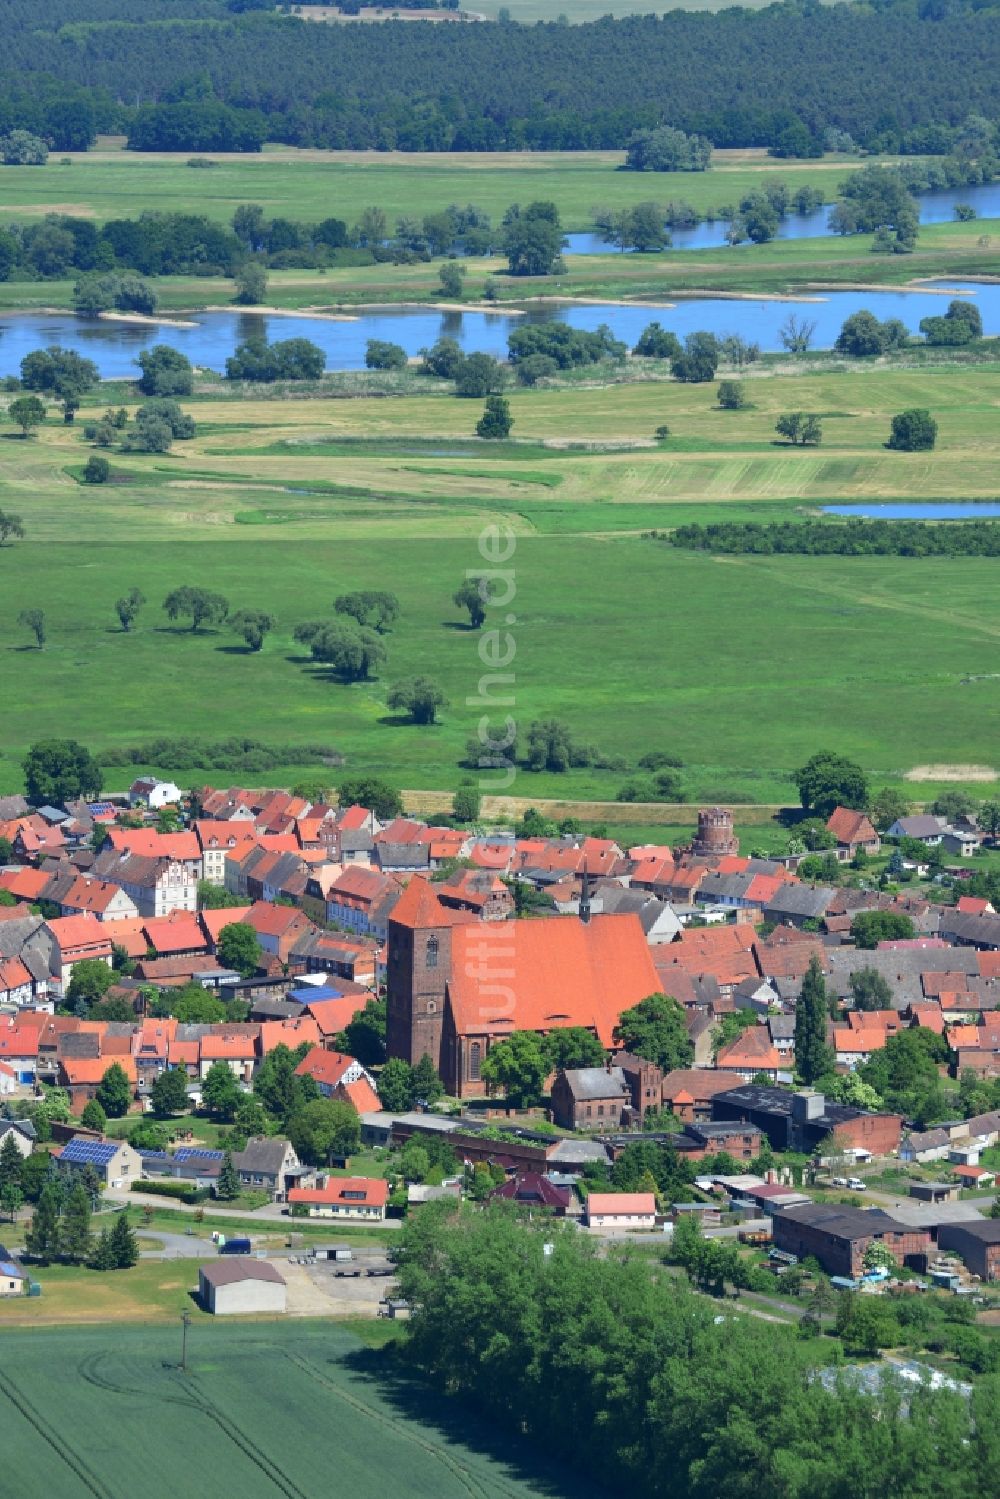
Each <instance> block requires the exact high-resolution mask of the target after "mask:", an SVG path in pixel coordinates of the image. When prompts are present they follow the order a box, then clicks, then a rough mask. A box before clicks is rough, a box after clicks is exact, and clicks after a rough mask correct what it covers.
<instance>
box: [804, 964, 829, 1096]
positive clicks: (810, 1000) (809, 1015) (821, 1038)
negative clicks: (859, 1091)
mask: <svg viewBox="0 0 1000 1499" xmlns="http://www.w3.org/2000/svg"><path fill="white" fill-rule="evenodd" d="M828 1016H829V1002H828V999H827V993H826V983H825V981H824V979H823V970H822V969H821V968H820V966H819V959H818V958H817V956H816V954H815V953H814V954H813V956H812V957H811V958H810V959H809V967H808V968H807V969H806V973H805V977H804V978H803V980H802V992H801V993H800V995H799V998H798V1002H797V1003H796V1006H795V1070H796V1072H797V1073H798V1074H799V1076H800V1077H801V1078H802V1081H803V1082H804V1083H807V1084H810V1083H813V1082H815V1080H816V1078H818V1077H821V1076H822V1075H823V1073H824V1072H828V1071H829V1070H830V1068H831V1063H832V1057H831V1054H830V1048H829V1047H828V1046H827V1044H826V1022H827V1019H828Z"/></svg>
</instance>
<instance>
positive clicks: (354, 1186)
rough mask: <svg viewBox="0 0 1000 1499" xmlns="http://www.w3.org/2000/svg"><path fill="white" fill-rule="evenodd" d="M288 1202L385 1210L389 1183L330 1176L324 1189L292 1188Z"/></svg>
mask: <svg viewBox="0 0 1000 1499" xmlns="http://www.w3.org/2000/svg"><path fill="white" fill-rule="evenodd" d="M288 1200H289V1202H305V1203H314V1204H315V1205H317V1206H322V1205H327V1206H332V1205H334V1204H339V1205H341V1206H343V1207H359V1208H360V1207H367V1208H371V1207H376V1208H384V1207H385V1205H386V1203H387V1202H388V1200H389V1183H388V1182H386V1181H380V1180H379V1179H378V1178H377V1177H370V1176H368V1177H366V1176H328V1177H327V1179H326V1185H325V1186H323V1187H292V1188H291V1189H290V1191H289V1193H288Z"/></svg>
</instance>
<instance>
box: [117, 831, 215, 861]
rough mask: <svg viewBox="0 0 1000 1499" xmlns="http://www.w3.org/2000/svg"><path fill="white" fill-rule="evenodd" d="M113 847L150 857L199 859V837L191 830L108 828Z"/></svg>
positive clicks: (182, 859)
mask: <svg viewBox="0 0 1000 1499" xmlns="http://www.w3.org/2000/svg"><path fill="white" fill-rule="evenodd" d="M108 840H109V842H110V844H111V847H112V848H114V849H117V850H119V851H121V852H124V851H127V852H128V853H130V854H139V855H141V856H143V857H144V858H149V859H179V860H181V861H184V860H198V859H200V858H201V849H200V848H199V846H198V839H197V837H196V836H195V834H194V833H193V832H191V831H189V830H186V831H184V832H180V833H158V832H157V830H156V829H155V828H117V827H116V828H108Z"/></svg>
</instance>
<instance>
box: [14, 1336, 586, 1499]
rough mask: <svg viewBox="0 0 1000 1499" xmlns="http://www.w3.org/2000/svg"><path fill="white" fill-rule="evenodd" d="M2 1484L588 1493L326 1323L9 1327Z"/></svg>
mask: <svg viewBox="0 0 1000 1499" xmlns="http://www.w3.org/2000/svg"><path fill="white" fill-rule="evenodd" d="M3 1355H4V1356H3V1371H2V1373H0V1408H2V1411H3V1414H2V1418H0V1424H2V1430H3V1470H4V1477H3V1486H4V1490H5V1492H7V1493H10V1494H11V1495H14V1494H17V1495H18V1496H19V1499H52V1496H53V1495H58V1496H59V1499H133V1496H135V1495H136V1494H141V1495H142V1499H201V1496H203V1495H205V1494H219V1495H226V1496H228V1495H239V1496H240V1499H274V1496H282V1499H317V1496H319V1495H321V1494H327V1493H334V1492H336V1493H349V1494H351V1495H353V1496H354V1499H376V1496H381V1495H383V1494H385V1493H386V1492H394V1493H399V1494H405V1495H407V1496H413V1499H521V1496H524V1499H530V1496H533V1495H542V1494H545V1495H547V1496H549V1499H560V1496H566V1499H569V1496H570V1495H571V1494H577V1495H582V1494H583V1493H584V1492H585V1491H584V1489H583V1488H581V1487H580V1486H579V1483H578V1482H577V1483H576V1484H575V1485H574V1487H572V1488H571V1487H570V1486H569V1484H570V1483H572V1482H573V1480H565V1479H564V1478H563V1477H561V1476H559V1475H556V1474H554V1473H552V1472H547V1471H545V1470H544V1469H542V1468H540V1467H536V1468H534V1469H532V1468H531V1467H530V1466H529V1463H530V1461H531V1454H530V1453H527V1452H524V1451H522V1450H521V1449H520V1448H515V1447H512V1446H511V1444H510V1442H509V1441H508V1442H507V1444H506V1446H505V1447H504V1448H503V1449H501V1446H500V1443H499V1441H498V1440H497V1439H496V1438H495V1436H493V1435H492V1434H491V1432H490V1431H489V1430H488V1429H486V1428H484V1427H483V1426H480V1425H479V1424H478V1423H476V1422H475V1421H474V1420H471V1419H469V1418H467V1417H465V1415H464V1413H462V1412H460V1411H453V1410H449V1409H447V1408H445V1409H443V1410H442V1409H441V1408H440V1403H439V1402H437V1401H434V1400H432V1399H431V1397H430V1396H429V1395H428V1394H426V1393H425V1392H424V1391H423V1390H422V1389H421V1388H420V1387H418V1386H415V1385H411V1384H409V1383H408V1382H406V1380H405V1379H404V1378H403V1377H402V1375H401V1374H400V1373H398V1372H396V1371H395V1370H394V1364H393V1361H392V1360H391V1359H390V1358H387V1356H386V1354H384V1353H379V1352H375V1351H372V1350H370V1349H366V1348H365V1346H364V1345H363V1344H362V1343H361V1342H360V1341H359V1340H358V1339H357V1338H356V1337H354V1336H353V1335H352V1334H351V1333H350V1332H348V1331H345V1330H342V1329H340V1328H336V1327H331V1326H330V1325H329V1324H325V1325H323V1324H317V1323H308V1322H297V1323H295V1325H294V1326H288V1325H280V1324H276V1323H254V1324H243V1325H240V1326H224V1325H218V1324H210V1323H200V1322H199V1323H197V1324H196V1325H194V1326H192V1328H191V1331H190V1334H189V1338H188V1367H189V1372H188V1373H187V1374H186V1375H185V1374H182V1373H181V1372H180V1371H179V1369H178V1367H177V1365H178V1363H179V1359H180V1329H179V1326H177V1327H172V1328H169V1329H168V1328H142V1327H116V1328H114V1329H113V1330H111V1329H107V1330H97V1329H87V1330H82V1329H80V1330H73V1329H69V1330H61V1331H44V1332H38V1331H33V1332H8V1333H6V1334H5V1335H4V1338H3Z"/></svg>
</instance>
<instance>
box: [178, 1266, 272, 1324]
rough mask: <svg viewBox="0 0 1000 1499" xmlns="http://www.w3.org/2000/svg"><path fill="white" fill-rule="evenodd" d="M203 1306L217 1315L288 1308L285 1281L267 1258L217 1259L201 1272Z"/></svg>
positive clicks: (250, 1313)
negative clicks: (286, 1306) (286, 1305)
mask: <svg viewBox="0 0 1000 1499" xmlns="http://www.w3.org/2000/svg"><path fill="white" fill-rule="evenodd" d="M198 1294H199V1296H200V1298H201V1303H202V1306H204V1307H205V1309H206V1310H207V1311H210V1312H212V1313H213V1314H214V1315H215V1316H216V1317H227V1316H228V1317H232V1316H243V1317H247V1316H253V1315H254V1314H255V1313H261V1312H283V1311H284V1310H285V1282H284V1280H283V1278H282V1276H281V1275H280V1274H279V1273H278V1270H277V1269H276V1267H275V1266H274V1265H272V1264H270V1263H269V1261H267V1260H253V1259H246V1258H240V1259H232V1260H216V1261H215V1262H214V1263H213V1264H211V1265H202V1267H201V1269H200V1270H199V1272H198Z"/></svg>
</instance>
